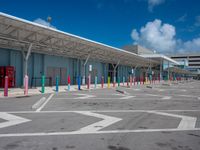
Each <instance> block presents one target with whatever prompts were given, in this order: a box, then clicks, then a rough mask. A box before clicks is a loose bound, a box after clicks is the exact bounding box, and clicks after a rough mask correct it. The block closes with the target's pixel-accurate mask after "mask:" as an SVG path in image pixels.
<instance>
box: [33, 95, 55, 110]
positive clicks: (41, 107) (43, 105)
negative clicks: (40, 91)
mask: <svg viewBox="0 0 200 150" xmlns="http://www.w3.org/2000/svg"><path fill="white" fill-rule="evenodd" d="M53 96H54V94H53V93H52V94H51V95H50V96H49V97H48V98H47V100H46V101H45V102H44V103H43V104H42V105H41V106H40V107H39V108H38V109H37V110H36V112H40V111H41V110H42V109H43V108H44V107H45V105H46V104H47V103H48V102H49V101H50V100H51V98H52V97H53Z"/></svg>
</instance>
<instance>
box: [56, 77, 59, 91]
mask: <svg viewBox="0 0 200 150" xmlns="http://www.w3.org/2000/svg"><path fill="white" fill-rule="evenodd" d="M58 84H59V83H58V76H56V92H58V91H59V87H58Z"/></svg>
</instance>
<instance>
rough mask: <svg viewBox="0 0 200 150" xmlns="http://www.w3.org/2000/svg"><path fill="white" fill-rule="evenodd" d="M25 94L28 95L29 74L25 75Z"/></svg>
mask: <svg viewBox="0 0 200 150" xmlns="http://www.w3.org/2000/svg"><path fill="white" fill-rule="evenodd" d="M24 95H25V96H27V95H28V76H27V75H25V77H24Z"/></svg>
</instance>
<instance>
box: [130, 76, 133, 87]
mask: <svg viewBox="0 0 200 150" xmlns="http://www.w3.org/2000/svg"><path fill="white" fill-rule="evenodd" d="M132 83H133V80H132V77H131V76H130V86H132Z"/></svg>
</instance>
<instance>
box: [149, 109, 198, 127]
mask: <svg viewBox="0 0 200 150" xmlns="http://www.w3.org/2000/svg"><path fill="white" fill-rule="evenodd" d="M149 113H154V114H158V115H163V116H170V117H176V118H181V119H182V120H181V122H180V123H179V125H178V129H194V128H195V125H196V121H197V118H196V117H189V116H183V115H176V114H169V113H165V112H157V111H149Z"/></svg>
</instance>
